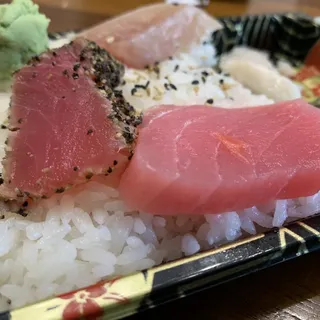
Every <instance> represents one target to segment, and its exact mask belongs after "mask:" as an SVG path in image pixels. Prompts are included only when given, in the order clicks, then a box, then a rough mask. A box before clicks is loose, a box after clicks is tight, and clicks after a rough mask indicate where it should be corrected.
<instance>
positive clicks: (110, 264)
mask: <svg viewBox="0 0 320 320" xmlns="http://www.w3.org/2000/svg"><path fill="white" fill-rule="evenodd" d="M215 63H216V61H215V58H214V51H213V49H212V47H211V46H209V45H207V44H203V45H202V46H200V47H195V48H194V49H193V50H192V52H191V53H190V54H181V55H180V56H178V57H176V58H173V59H169V60H167V61H165V62H162V63H160V64H159V65H158V67H159V71H156V72H155V71H154V68H153V69H152V68H151V69H152V70H151V69H150V70H147V69H146V70H143V71H137V70H132V69H128V70H127V71H126V75H125V81H126V83H125V84H123V85H122V86H121V89H122V90H123V92H124V95H125V97H126V98H127V99H128V100H129V101H130V102H131V103H132V104H133V105H134V106H135V107H137V108H139V109H142V110H145V109H147V108H149V107H151V106H153V105H155V104H161V103H174V104H203V103H207V104H208V106H210V105H212V106H219V107H228V108H234V107H240V106H248V105H250V106H256V105H262V104H270V103H272V102H273V101H272V100H271V99H268V98H267V97H266V96H264V95H254V94H252V93H251V92H250V91H249V90H248V89H246V88H244V87H243V86H242V85H241V84H239V83H238V82H236V81H234V80H233V79H232V78H230V77H229V76H227V75H225V74H220V73H217V72H215V71H214V69H213V68H212V66H214V64H215ZM177 65H178V67H177ZM203 77H204V78H205V80H203ZM195 80H197V81H198V83H196V84H192V83H193V81H195ZM147 82H148V86H147V88H139V87H138V88H137V87H135V85H137V84H138V85H142V86H145V85H146V83H147ZM165 83H167V85H166V87H168V88H169V89H166V88H165V85H164V84H165ZM170 84H171V85H170ZM172 85H173V86H174V88H175V89H174V88H173V87H172ZM134 88H135V89H136V90H134V92H133V93H134V94H132V90H133V89H134ZM7 98H8V97H7V96H1V103H5V101H6V99H7ZM210 99H211V100H212V101H211V100H210ZM208 100H209V102H208ZM4 111H5V110H4ZM1 146H2V145H1ZM319 208H320V193H317V194H316V195H314V196H311V197H308V198H302V199H296V200H280V201H277V202H272V203H269V204H267V205H264V206H262V207H253V208H249V209H247V210H244V211H241V212H228V213H223V214H214V215H212V214H207V215H204V216H202V215H195V216H177V217H161V216H152V215H150V214H148V213H142V212H129V211H128V210H127V208H126V207H125V205H124V203H123V202H122V201H121V199H119V196H118V192H117V191H116V190H114V189H111V188H110V187H108V186H106V185H104V184H103V183H101V180H98V179H96V180H95V181H91V182H89V183H87V184H86V185H84V186H81V187H77V188H75V189H73V190H69V191H68V192H67V193H65V194H63V195H55V196H53V197H52V198H51V199H48V200H42V201H41V202H40V203H38V204H37V205H36V207H33V208H32V210H31V211H32V213H31V214H29V216H28V217H26V218H23V217H21V216H18V215H16V214H12V213H8V212H6V209H5V207H4V204H1V203H0V213H1V214H3V216H1V218H2V219H1V220H0V264H1V267H0V311H1V310H7V309H9V308H16V307H21V306H23V305H25V304H29V303H32V302H36V301H37V300H40V299H44V298H47V297H50V296H53V295H56V294H61V293H64V292H68V291H70V290H74V289H77V288H81V287H85V286H88V285H91V284H93V283H95V282H97V281H99V280H101V279H102V278H106V277H111V276H114V275H124V274H129V273H132V272H135V271H138V270H143V269H147V268H151V267H153V266H155V265H158V264H161V263H163V262H166V261H169V260H174V259H178V258H181V257H183V256H189V255H192V254H195V253H197V252H199V251H201V250H206V249H209V248H213V247H216V246H219V245H222V244H224V243H227V242H230V241H234V240H236V239H238V238H240V237H244V236H248V235H254V234H256V233H257V232H260V231H261V230H264V229H265V228H272V227H279V226H281V225H283V224H284V223H287V222H288V221H291V220H292V219H296V218H300V217H305V216H308V215H311V214H314V213H316V212H317V211H318V210H319Z"/></svg>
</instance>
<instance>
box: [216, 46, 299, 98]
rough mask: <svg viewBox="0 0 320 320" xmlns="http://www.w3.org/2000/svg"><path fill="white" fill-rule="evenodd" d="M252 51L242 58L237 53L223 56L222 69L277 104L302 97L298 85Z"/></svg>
mask: <svg viewBox="0 0 320 320" xmlns="http://www.w3.org/2000/svg"><path fill="white" fill-rule="evenodd" d="M238 49H240V48H238ZM251 51H252V50H249V54H248V55H246V53H245V52H246V51H244V52H243V55H242V56H240V55H239V54H237V53H231V54H228V55H225V56H223V57H222V58H221V62H220V68H221V69H222V71H224V72H226V73H229V74H230V75H231V77H232V78H234V79H235V80H236V81H239V82H240V83H241V84H242V85H244V86H245V87H247V88H249V89H250V90H252V91H253V92H254V93H256V94H265V95H266V96H267V97H268V98H270V99H272V100H274V101H276V102H279V101H285V100H293V99H298V98H300V97H301V91H300V89H299V87H298V86H297V85H296V84H294V83H293V82H292V81H291V80H290V79H288V78H286V77H284V76H282V75H281V74H280V73H279V72H278V71H277V69H276V68H275V67H271V65H270V62H268V60H267V58H266V57H265V58H264V57H263V56H261V57H259V55H258V54H257V53H255V54H253V55H252V54H251V53H252V52H251ZM253 52H254V51H253ZM250 57H253V58H252V59H251V58H250Z"/></svg>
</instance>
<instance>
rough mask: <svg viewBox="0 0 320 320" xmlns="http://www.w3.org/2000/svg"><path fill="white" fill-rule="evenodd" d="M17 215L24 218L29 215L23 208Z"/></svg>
mask: <svg viewBox="0 0 320 320" xmlns="http://www.w3.org/2000/svg"><path fill="white" fill-rule="evenodd" d="M17 213H18V214H19V215H20V216H22V217H26V216H27V215H28V214H27V213H26V212H25V210H24V209H22V208H20V209H19V210H18V212H17Z"/></svg>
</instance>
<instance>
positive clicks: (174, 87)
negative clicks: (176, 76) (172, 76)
mask: <svg viewBox="0 0 320 320" xmlns="http://www.w3.org/2000/svg"><path fill="white" fill-rule="evenodd" d="M169 85H170V88H171V89H173V90H177V87H176V86H175V85H174V84H173V83H169Z"/></svg>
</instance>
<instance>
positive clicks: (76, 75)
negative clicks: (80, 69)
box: [72, 72, 79, 80]
mask: <svg viewBox="0 0 320 320" xmlns="http://www.w3.org/2000/svg"><path fill="white" fill-rule="evenodd" d="M72 78H73V79H74V80H77V79H79V75H78V74H77V73H76V72H74V73H73V74H72Z"/></svg>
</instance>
